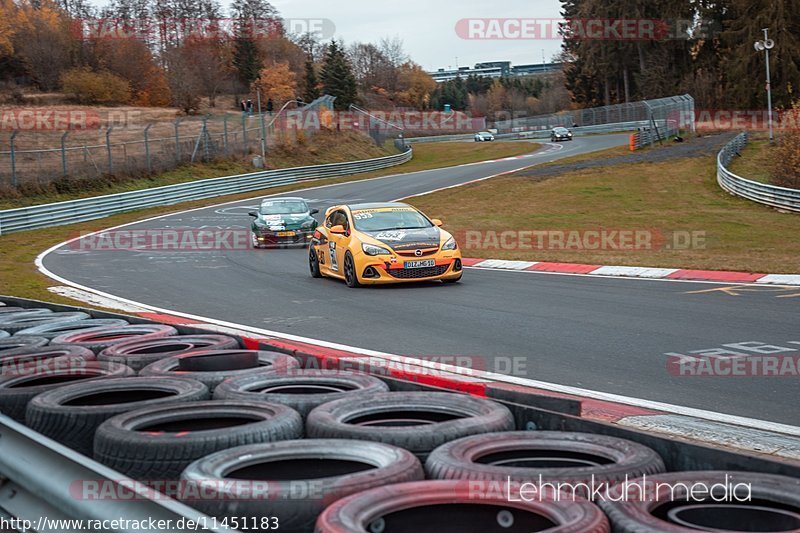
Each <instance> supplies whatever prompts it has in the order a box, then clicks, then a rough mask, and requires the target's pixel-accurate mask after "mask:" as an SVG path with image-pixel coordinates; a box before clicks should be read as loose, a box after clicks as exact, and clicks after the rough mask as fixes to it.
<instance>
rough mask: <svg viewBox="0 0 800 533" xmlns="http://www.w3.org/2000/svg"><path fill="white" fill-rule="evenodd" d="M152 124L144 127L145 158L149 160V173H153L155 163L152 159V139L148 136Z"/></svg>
mask: <svg viewBox="0 0 800 533" xmlns="http://www.w3.org/2000/svg"><path fill="white" fill-rule="evenodd" d="M152 126H153V125H152V124H148V125H147V126H146V127H145V128H144V158H145V159H146V160H147V173H148V174H152V173H153V163H152V161H151V160H150V139H149V137H148V135H149V132H150V128H151V127H152Z"/></svg>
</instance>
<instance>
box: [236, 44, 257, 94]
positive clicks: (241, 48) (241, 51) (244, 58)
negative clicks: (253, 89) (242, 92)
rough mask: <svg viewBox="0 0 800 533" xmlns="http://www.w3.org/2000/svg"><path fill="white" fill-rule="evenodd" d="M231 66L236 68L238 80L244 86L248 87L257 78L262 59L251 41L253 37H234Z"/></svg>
mask: <svg viewBox="0 0 800 533" xmlns="http://www.w3.org/2000/svg"><path fill="white" fill-rule="evenodd" d="M233 66H234V68H235V69H236V74H237V76H238V78H239V81H240V82H241V83H242V85H244V86H245V87H250V85H251V84H252V83H253V82H254V81H255V80H256V78H258V74H259V72H261V68H262V61H261V55H260V54H259V52H258V47H257V46H256V43H255V42H253V39H251V38H249V37H246V36H239V37H236V40H235V41H234V43H233Z"/></svg>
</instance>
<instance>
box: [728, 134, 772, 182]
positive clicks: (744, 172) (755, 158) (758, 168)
mask: <svg viewBox="0 0 800 533" xmlns="http://www.w3.org/2000/svg"><path fill="white" fill-rule="evenodd" d="M775 149H776V145H774V144H773V145H771V144H769V138H768V137H765V136H764V135H759V136H754V137H751V138H750V140H749V142H748V143H747V146H745V147H744V150H742V153H741V157H735V158H734V159H733V161H732V162H731V164H730V167H729V168H728V170H730V171H731V172H733V173H734V174H737V175H738V176H741V177H743V178H746V179H749V180H753V181H758V182H761V183H769V182H770V179H771V177H772V176H771V170H772V167H773V164H774V162H775V157H777V156H776V154H775Z"/></svg>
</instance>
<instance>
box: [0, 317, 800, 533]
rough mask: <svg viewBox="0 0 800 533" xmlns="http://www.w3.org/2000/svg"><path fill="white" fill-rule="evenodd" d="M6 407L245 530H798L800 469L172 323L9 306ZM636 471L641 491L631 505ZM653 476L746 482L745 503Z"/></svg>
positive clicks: (1, 376) (3, 326)
mask: <svg viewBox="0 0 800 533" xmlns="http://www.w3.org/2000/svg"><path fill="white" fill-rule="evenodd" d="M0 412H2V413H3V414H6V415H8V416H10V417H12V418H14V419H16V420H18V421H20V422H23V423H25V424H27V425H28V426H29V427H31V428H32V429H34V430H36V431H38V432H40V433H42V434H44V435H46V436H48V437H50V438H52V439H54V440H56V441H58V442H60V443H62V444H64V445H66V446H69V447H70V448H72V449H74V450H76V451H78V452H80V453H82V454H84V455H86V456H88V457H93V458H94V459H95V460H97V461H99V462H101V463H103V464H105V465H107V466H109V467H111V468H113V469H114V470H116V471H118V472H120V473H121V474H124V475H126V476H129V477H131V478H134V479H136V480H138V481H141V482H142V483H146V484H148V485H150V486H152V487H153V488H156V489H157V490H159V491H161V492H164V493H166V494H167V495H169V496H172V497H174V498H176V499H180V500H182V501H184V502H185V503H187V504H189V505H191V506H193V507H195V508H197V509H198V510H200V511H202V512H204V513H206V514H209V515H212V516H215V517H217V518H218V519H219V523H220V524H221V525H223V526H225V527H229V528H232V529H239V530H242V531H247V530H276V529H278V530H281V531H288V532H291V531H295V532H311V531H317V532H320V533H334V532H335V533H345V532H347V533H352V532H359V533H360V532H371V533H381V532H386V533H392V532H406V531H408V532H411V531H414V532H437V533H441V532H449V531H455V532H481V533H483V532H488V533H492V532H498V533H501V532H502V533H505V532H518V531H519V532H522V531H524V532H530V531H554V532H562V533H565V532H575V533H578V532H605V531H611V530H613V531H621V532H644V531H668V532H669V531H674V532H687V533H688V532H690V531H698V530H706V531H791V530H798V529H800V480H796V479H792V478H786V477H781V476H772V475H758V474H752V473H744V472H740V473H734V474H733V475H731V473H727V474H725V473H722V472H705V471H701V472H678V473H675V472H673V473H666V468H665V465H664V462H663V460H662V458H661V457H659V455H658V454H657V453H656V452H655V451H653V450H652V449H650V448H647V447H645V446H643V445H641V444H638V443H635V442H632V441H629V440H625V439H620V438H616V437H610V436H604V435H593V434H587V433H570V432H561V431H517V430H516V429H517V424H516V423H515V419H514V416H513V414H512V412H511V411H510V410H509V409H508V408H507V407H506V406H504V405H503V404H501V403H498V402H495V401H492V400H488V399H484V398H477V397H472V396H467V395H463V394H458V393H447V392H396V391H395V392H392V391H390V390H389V388H388V386H387V384H386V383H385V382H383V381H382V380H380V379H378V378H376V377H374V376H371V375H366V374H359V373H353V372H345V371H330V370H303V369H301V368H300V363H299V361H298V360H297V359H295V358H293V357H291V356H289V355H285V354H282V353H277V352H269V351H255V350H246V349H243V348H242V347H241V346H240V344H239V341H238V340H237V339H234V338H232V337H228V336H225V335H215V334H208V335H180V334H179V333H178V331H177V330H176V329H175V328H173V327H171V326H167V325H159V324H144V325H142V324H128V323H127V322H125V321H124V320H120V319H92V318H90V317H89V316H88V315H86V314H84V313H55V312H52V311H50V310H48V309H20V308H13V307H7V306H0ZM726 475H727V476H728V477H725V476H726ZM637 481H638V482H641V486H642V487H643V488H642V490H643V491H644V492H645V493H647V494H646V496H647V497H643V498H635V497H629V498H626V497H625V496H630V494H629V493H630V491H631V490H635V488H636V487H638V485H636V483H637ZM659 482H663V484H664V485H665V486H667V485H669V484H670V483H672V482H674V483H672V485H669V486H680V483H684V484H686V486H689V487H691V485H692V483H693V482H697V483H706V484H708V485H714V484H716V485H715V486H718V487H730V486H731V485H735V484H736V483H739V482H742V483H749V484H750V486H751V491H752V492H751V494H752V499H751V500H750V501H749V502H739V501H736V502H727V503H725V504H720V503H719V501H717V499H716V495H715V494H714V493H713V492H712V493H711V494H709V495H706V497H705V499H700V500H696V499H694V500H692V501H687V500H686V498H684V496H685V494H684V493H682V492H681V491H680V490H678V492H677V493H670V494H666V493H661V492H659V491H660V490H661V489H659V488H654V487H658V486H659V485H658V483H659ZM631 484H632V485H631ZM631 487H634V489H632V488H631ZM687 490H689V489H687ZM717 490H722V488H718V489H717ZM662 492H663V491H662ZM676 494H677V496H676ZM650 496H655V498H652V497H650ZM681 498H683V500H681ZM737 528H738V529H737ZM742 528H744V529H742ZM747 528H750V529H747ZM758 528H760V529H758Z"/></svg>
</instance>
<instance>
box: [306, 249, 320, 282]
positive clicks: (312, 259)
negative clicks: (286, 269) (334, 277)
mask: <svg viewBox="0 0 800 533" xmlns="http://www.w3.org/2000/svg"><path fill="white" fill-rule="evenodd" d="M308 269H309V271H310V272H311V277H312V278H321V277H322V272H320V270H319V258H318V257H317V251H316V250H315V249H314V247H313V246H309V247H308Z"/></svg>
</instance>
